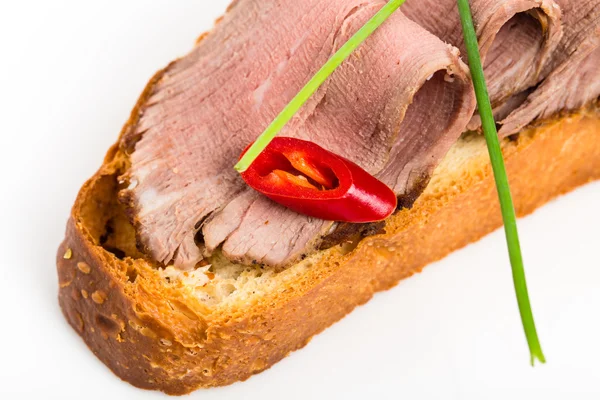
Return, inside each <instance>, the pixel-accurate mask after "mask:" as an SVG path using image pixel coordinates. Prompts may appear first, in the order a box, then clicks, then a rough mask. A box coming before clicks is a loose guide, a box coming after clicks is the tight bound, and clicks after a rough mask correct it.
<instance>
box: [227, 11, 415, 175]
mask: <svg viewBox="0 0 600 400" xmlns="http://www.w3.org/2000/svg"><path fill="white" fill-rule="evenodd" d="M405 1H406V0H391V1H390V2H388V3H387V4H386V5H385V6H383V7H382V8H381V10H379V12H377V14H375V15H374V16H373V18H371V19H370V20H369V21H368V22H367V23H366V24H365V25H364V26H363V27H362V28H360V30H359V31H358V32H356V33H355V34H354V36H352V37H351V38H350V40H348V41H347V42H346V43H345V44H344V45H343V46H342V47H341V48H340V49H339V50H338V51H337V52H336V53H335V54H334V55H333V56H332V57H331V58H330V59H329V60H328V61H327V63H325V65H323V67H322V68H321V69H320V70H319V71H318V72H317V73H316V75H315V76H314V77H313V78H312V79H311V80H310V81H309V82H308V83H307V84H306V86H304V87H303V88H302V90H300V92H299V93H298V94H297V95H296V97H294V98H293V99H292V101H291V102H290V103H289V104H288V105H287V106H286V107H285V108H284V109H283V111H282V112H281V113H280V114H279V115H278V116H277V118H275V120H274V121H273V122H272V123H271V125H269V126H268V127H267V129H266V130H265V131H264V132H263V133H262V134H261V135H260V136H259V137H258V139H256V141H255V142H254V144H253V145H252V146H251V147H250V148H249V149H248V151H247V152H246V154H244V156H243V157H242V159H241V160H240V161H239V162H238V163H237V164H236V165H235V167H234V168H235V169H236V170H237V171H238V172H244V171H246V170H247V169H248V168H249V167H250V165H251V164H252V163H253V162H254V160H256V157H258V155H259V154H260V153H261V152H262V151H263V150H264V149H265V148H266V147H267V146H268V145H269V143H271V140H273V138H274V137H275V136H276V135H277V134H278V133H279V131H281V129H283V127H284V126H285V125H286V124H287V123H288V122H289V121H290V120H291V119H292V117H293V116H294V115H295V114H296V113H297V112H298V110H300V108H302V106H303V105H304V103H306V101H307V100H308V99H309V98H310V97H311V96H312V95H313V94H314V93H315V92H316V91H317V89H319V87H321V85H322V84H323V83H324V82H325V81H326V80H327V78H329V76H330V75H331V74H332V73H333V71H335V70H336V68H337V67H339V66H340V65H341V64H342V63H343V62H344V61H345V60H346V58H348V57H349V56H350V54H352V53H353V52H354V50H356V49H357V48H358V47H359V46H360V45H361V44H362V43H363V42H364V41H365V40H366V39H367V38H368V37H369V36H371V34H372V33H373V32H375V30H376V29H377V28H379V27H380V26H381V24H383V23H384V22H385V21H386V20H387V19H388V18H389V16H390V15H392V14H393V13H394V11H396V10H397V9H398V7H400V6H401V5H402V4H403V3H404V2H405Z"/></svg>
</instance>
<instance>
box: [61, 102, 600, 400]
mask: <svg viewBox="0 0 600 400" xmlns="http://www.w3.org/2000/svg"><path fill="white" fill-rule="evenodd" d="M140 104H142V103H140ZM140 104H138V107H136V110H134V113H132V118H136V115H137V113H138V110H137V109H139V107H140ZM126 129H128V128H127V126H126V128H125V130H126ZM480 142H481V138H477V137H474V138H471V139H469V138H468V137H467V138H464V139H461V143H463V144H462V145H461V146H463V147H466V148H467V149H466V150H464V149H463V151H462V152H459V153H456V154H453V153H452V151H451V154H449V155H448V156H447V160H445V162H444V163H442V165H441V166H440V167H439V168H438V171H436V174H435V175H434V177H433V179H432V182H431V184H430V185H429V187H428V189H427V190H426V191H425V193H424V194H423V195H422V196H421V197H420V198H419V199H418V200H417V202H416V203H415V206H414V208H413V209H412V210H403V211H401V212H399V213H398V214H396V215H394V216H393V217H391V218H390V219H389V220H388V221H387V227H386V231H387V232H386V233H385V234H382V235H377V236H373V237H369V238H366V239H364V240H362V241H361V242H360V243H359V244H358V246H357V247H356V248H355V249H354V250H352V251H350V252H344V251H341V250H340V249H339V248H335V249H331V250H328V251H326V252H323V253H322V255H321V256H320V257H319V258H318V259H317V261H315V263H314V264H313V265H312V266H310V267H309V268H307V269H306V271H304V272H303V273H302V274H299V275H298V276H297V277H295V278H294V279H292V280H288V281H286V282H285V284H281V285H280V287H278V288H277V290H272V291H270V292H267V293H266V294H265V295H264V296H261V297H260V298H258V299H251V300H248V304H246V305H244V306H243V307H242V306H239V307H226V308H218V307H216V308H215V309H211V308H210V307H207V306H206V305H204V304H201V303H200V302H199V301H198V300H197V299H196V298H194V296H191V295H190V294H189V293H186V292H185V291H182V290H177V288H173V287H171V286H169V285H166V284H165V283H164V282H163V281H164V280H163V279H161V278H160V276H159V274H158V273H157V272H156V269H155V267H153V266H152V263H151V262H149V261H147V260H145V259H144V258H143V255H141V254H137V255H136V257H137V258H136V257H132V256H130V255H131V254H135V252H136V250H135V249H134V248H132V249H131V251H129V252H128V253H129V256H127V257H122V259H120V258H118V257H117V256H116V255H115V254H113V253H111V252H110V251H107V250H106V249H105V247H103V246H102V245H100V243H99V239H98V237H99V236H100V232H101V230H102V229H103V227H104V224H105V223H106V220H107V218H109V215H110V214H111V212H112V211H111V210H113V209H114V208H115V207H117V204H118V203H117V202H116V200H115V199H114V197H115V196H114V193H116V186H117V185H118V182H117V181H116V179H115V177H116V176H117V175H118V173H119V171H122V170H123V168H126V163H127V161H126V158H125V157H124V156H123V153H122V152H121V150H118V149H117V148H116V147H113V148H112V149H111V150H110V151H109V153H108V155H107V157H106V160H105V164H104V165H103V166H102V168H101V169H100V171H98V173H97V174H96V175H95V176H94V177H92V178H91V179H90V180H89V181H88V182H87V183H86V184H85V185H84V186H83V188H82V189H81V191H80V193H79V196H78V198H77V201H76V203H75V205H74V207H73V211H72V215H71V218H70V220H69V222H68V225H67V233H66V238H65V241H64V243H63V244H62V245H61V246H60V248H59V251H58V256H57V265H58V276H59V284H60V292H59V301H60V305H61V307H62V309H63V312H64V314H65V317H66V318H67V320H68V321H69V323H70V324H71V326H72V327H73V328H74V329H75V330H76V331H77V332H78V333H79V334H80V335H81V337H82V338H83V339H84V341H85V342H86V344H87V345H88V346H89V347H90V349H91V350H92V351H93V352H94V354H96V355H97V356H98V358H100V359H101V360H102V361H103V362H104V363H105V364H106V365H108V367H109V368H110V369H111V370H113V371H114V373H115V374H117V375H118V376H119V377H121V378H122V379H124V380H126V381H128V382H130V383H132V384H133V385H135V386H137V387H140V388H144V389H154V390H161V391H164V392H166V393H169V394H177V395H179V394H185V393H188V392H190V391H193V390H195V389H197V388H200V387H211V386H221V385H227V384H231V383H233V382H235V381H239V380H245V379H247V378H249V377H250V376H251V375H252V374H255V373H258V372H260V371H262V370H264V369H266V368H269V367H270V366H271V365H273V364H274V363H276V362H277V361H279V360H280V359H282V358H283V357H285V356H286V355H287V354H288V353H289V352H291V351H294V350H296V349H299V348H301V347H303V346H304V345H305V344H306V343H307V342H308V341H309V340H310V338H311V337H312V336H313V335H315V334H317V333H319V332H320V331H322V330H323V329H325V328H327V327H328V326H330V325H331V324H333V323H334V322H336V321H338V320H339V319H341V318H342V317H343V316H344V315H346V314H347V313H349V312H350V311H352V309H354V308H355V307H356V306H357V305H360V304H363V303H365V302H366V301H368V300H369V299H370V298H371V297H372V296H373V294H374V293H375V292H377V291H380V290H385V289H388V288H391V287H393V286H394V285H396V284H397V283H398V282H399V280H401V279H404V278H407V277H409V276H411V275H412V274H414V273H416V272H419V271H421V269H422V268H423V267H424V266H426V265H427V264H429V263H431V262H433V261H436V260H439V259H441V258H442V257H444V256H446V255H447V254H449V253H450V252H452V251H454V250H456V249H458V248H461V247H463V246H465V245H467V244H469V243H471V242H473V241H476V240H478V239H479V238H481V237H482V236H484V235H486V234H488V233H489V232H491V231H493V230H495V229H497V228H498V227H500V226H501V217H500V212H499V207H498V200H497V195H496V191H495V186H494V180H493V176H492V175H491V171H490V167H489V162H488V158H487V155H486V153H485V146H482V144H481V143H480ZM469 146H472V149H471V148H470V147H469ZM453 151H454V150H453ZM503 151H504V154H505V158H506V163H507V167H508V171H509V178H510V183H511V186H512V191H513V194H514V198H515V204H516V209H517V212H518V214H519V215H520V216H523V215H526V214H528V213H531V212H532V211H534V210H535V209H536V208H538V207H539V206H541V205H543V204H544V203H546V202H547V201H549V200H551V199H552V198H554V197H555V196H558V195H560V194H563V193H566V192H568V191H570V190H572V189H574V188H576V187H577V186H580V185H582V184H585V183H587V182H589V181H592V180H594V179H598V178H600V116H599V114H598V113H597V111H596V110H595V109H594V110H591V111H590V110H587V111H581V112H579V113H576V114H572V115H569V116H564V117H561V118H559V119H556V120H554V121H548V122H545V123H543V124H538V126H537V127H535V128H532V129H530V130H528V131H526V132H523V133H521V134H520V136H519V138H518V139H517V140H513V141H508V140H507V141H504V142H503ZM465 154H467V155H468V157H467V158H464V157H463V156H464V155H465ZM459 156H460V157H459ZM461 157H463V158H461ZM448 160H450V161H448ZM124 229H131V230H132V229H133V228H124Z"/></svg>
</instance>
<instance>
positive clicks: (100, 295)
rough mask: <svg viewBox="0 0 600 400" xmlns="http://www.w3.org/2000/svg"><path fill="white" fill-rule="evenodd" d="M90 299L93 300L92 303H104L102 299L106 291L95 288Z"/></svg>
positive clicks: (104, 297) (104, 298)
mask: <svg viewBox="0 0 600 400" xmlns="http://www.w3.org/2000/svg"><path fill="white" fill-rule="evenodd" d="M92 300H94V303H97V304H102V303H104V300H106V293H104V292H103V291H102V290H96V291H95V292H94V293H92Z"/></svg>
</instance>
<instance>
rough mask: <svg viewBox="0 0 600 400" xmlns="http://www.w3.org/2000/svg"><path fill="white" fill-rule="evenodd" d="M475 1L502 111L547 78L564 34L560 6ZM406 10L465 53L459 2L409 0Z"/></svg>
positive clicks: (542, 1)
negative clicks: (546, 74)
mask: <svg viewBox="0 0 600 400" xmlns="http://www.w3.org/2000/svg"><path fill="white" fill-rule="evenodd" d="M470 3H471V8H472V12H473V19H474V22H475V27H476V31H477V37H478V39H479V45H480V52H481V55H482V61H483V62H484V72H485V75H486V79H487V84H488V90H489V94H490V99H491V101H492V106H493V107H494V108H498V109H501V107H502V106H503V105H504V104H505V103H506V102H508V101H509V100H510V99H511V98H512V97H513V96H514V95H518V94H520V93H521V92H522V91H523V90H526V89H527V88H529V87H532V86H535V85H536V84H537V83H539V82H540V80H541V79H542V78H543V77H544V67H545V66H546V65H547V63H548V62H549V60H550V59H551V56H552V54H553V51H554V50H555V49H556V47H557V45H558V43H559V41H560V39H561V37H562V27H561V12H560V8H559V6H558V5H557V3H556V2H555V1H553V0H471V1H470ZM402 11H403V12H404V13H405V14H406V15H407V16H408V17H409V18H411V19H412V20H414V21H416V22H417V23H419V25H421V26H423V27H424V28H425V29H427V30H429V31H430V32H432V33H433V34H435V35H436V36H438V37H439V38H440V39H442V40H443V41H445V42H447V43H450V44H452V45H454V46H456V47H458V48H459V49H461V52H462V54H463V55H464V56H465V57H466V52H465V51H464V39H463V34H462V27H461V23H460V16H459V14H458V9H457V6H456V0H407V1H406V3H405V4H404V5H403V7H402ZM513 103H514V101H513ZM474 122H475V125H474V126H471V127H472V128H474V127H476V125H477V124H478V122H479V121H478V120H477V119H476V120H474Z"/></svg>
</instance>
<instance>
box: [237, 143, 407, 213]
mask: <svg viewBox="0 0 600 400" xmlns="http://www.w3.org/2000/svg"><path fill="white" fill-rule="evenodd" d="M243 154H244V153H242V156H243ZM242 178H243V179H244V180H245V181H246V183H247V184H248V185H249V186H250V187H252V188H254V189H255V190H257V191H258V192H260V193H262V194H264V195H265V196H267V197H269V198H270V199H272V200H273V201H275V202H277V203H279V204H282V205H284V206H286V207H288V208H290V209H292V210H294V211H297V212H299V213H301V214H305V215H308V216H312V217H316V218H321V219H326V220H333V221H343V222H356V223H363V222H375V221H381V220H383V219H385V218H387V217H388V216H389V215H391V214H392V213H393V212H394V210H395V209H396V206H397V199H396V195H395V194H394V192H393V191H392V190H391V189H390V188H389V187H387V186H386V185H385V184H383V183H382V182H380V181H379V180H377V179H376V178H375V177H373V176H372V175H370V174H369V173H368V172H366V171H365V170H363V169H362V168H360V167H359V166H358V165H356V164H354V163H353V162H351V161H349V160H346V159H345V158H343V157H340V156H338V155H336V154H334V153H332V152H330V151H327V150H325V149H323V148H322V147H320V146H318V145H317V144H315V143H312V142H307V141H304V140H300V139H294V138H285V137H280V138H275V139H274V140H273V141H272V142H271V143H270V144H269V146H268V147H267V148H266V149H265V151H263V152H262V153H261V154H260V155H259V157H258V158H257V159H256V161H255V162H254V163H253V164H252V165H251V167H250V168H249V169H248V170H246V171H245V172H243V173H242Z"/></svg>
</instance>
